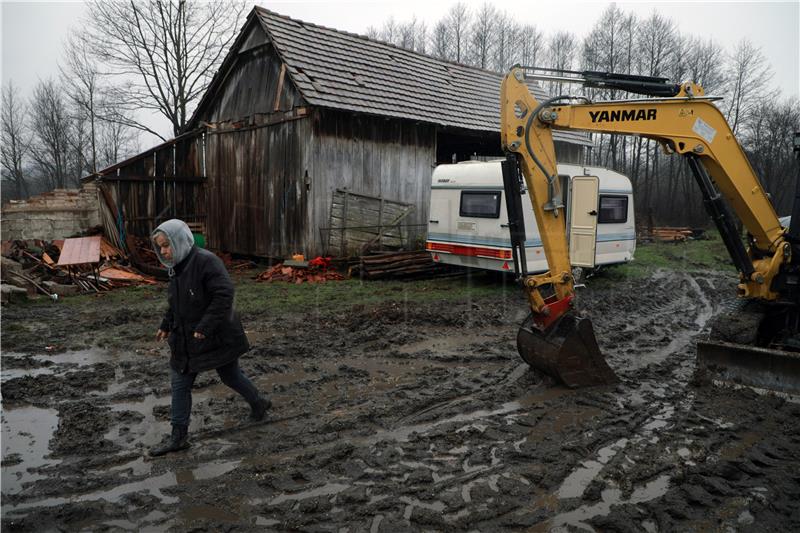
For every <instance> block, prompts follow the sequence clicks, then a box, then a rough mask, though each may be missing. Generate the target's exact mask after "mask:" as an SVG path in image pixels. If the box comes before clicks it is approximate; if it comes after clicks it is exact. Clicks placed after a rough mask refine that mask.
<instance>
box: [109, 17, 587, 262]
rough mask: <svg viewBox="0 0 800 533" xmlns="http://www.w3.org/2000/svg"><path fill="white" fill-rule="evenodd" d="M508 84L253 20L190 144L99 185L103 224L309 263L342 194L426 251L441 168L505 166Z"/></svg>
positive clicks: (319, 30) (317, 29) (577, 151)
mask: <svg viewBox="0 0 800 533" xmlns="http://www.w3.org/2000/svg"><path fill="white" fill-rule="evenodd" d="M501 80H502V74H498V73H495V72H490V71H486V70H481V69H478V68H474V67H469V66H465V65H460V64H456V63H452V62H448V61H442V60H439V59H436V58H433V57H430V56H427V55H423V54H420V53H416V52H412V51H409V50H405V49H402V48H399V47H396V46H393V45H390V44H386V43H383V42H379V41H376V40H372V39H369V38H367V37H363V36H360V35H355V34H351V33H347V32H342V31H338V30H335V29H331V28H326V27H323V26H318V25H315V24H310V23H306V22H302V21H299V20H294V19H291V18H288V17H285V16H282V15H279V14H277V13H274V12H272V11H268V10H266V9H263V8H261V7H255V8H254V9H253V10H252V11H251V12H250V14H249V16H248V18H247V21H246V22H245V24H244V26H243V27H242V30H241V32H240V34H239V36H238V37H237V39H236V41H235V43H234V44H233V46H232V47H231V50H230V51H229V53H228V55H227V56H226V58H225V60H224V62H223V64H222V66H221V68H220V69H219V71H218V72H217V73H216V75H215V77H214V79H213V80H212V82H211V85H210V87H209V89H208V91H207V92H206V94H205V95H204V97H203V98H202V100H201V101H200V103H199V104H198V107H197V109H196V111H195V112H194V115H193V116H192V118H191V120H190V122H189V124H188V125H187V128H186V130H185V132H184V133H183V134H182V135H180V136H179V137H178V138H176V139H174V140H172V141H170V142H168V143H165V144H163V145H160V146H157V147H155V148H153V149H151V150H148V151H147V152H144V153H143V154H140V155H138V156H136V157H134V158H131V159H129V160H127V161H124V162H122V163H118V164H116V165H114V166H112V167H109V168H108V169H104V170H102V171H100V172H99V173H98V177H99V179H100V181H101V183H102V186H101V188H103V189H104V190H105V191H106V198H107V199H108V200H109V205H111V204H114V205H115V207H111V211H112V212H111V213H109V214H108V216H107V217H106V218H107V219H111V218H114V219H115V220H117V221H118V227H119V228H121V229H122V230H124V231H127V232H129V233H136V234H140V235H146V234H149V232H150V231H151V230H152V229H153V228H154V227H155V226H156V225H157V224H159V223H160V222H161V221H163V220H164V219H166V218H170V217H173V216H177V217H180V218H184V219H187V220H188V221H191V222H196V223H200V224H204V225H205V231H206V237H207V241H208V244H209V246H210V247H211V248H214V249H219V250H224V251H228V252H233V253H240V254H248V255H254V256H262V257H285V256H287V255H290V254H292V253H298V252H300V253H304V254H306V255H307V256H314V255H317V254H321V253H324V252H326V251H329V250H328V248H329V240H330V235H331V228H332V227H335V226H336V224H337V223H338V224H339V225H340V226H341V225H342V224H344V223H345V222H344V219H340V218H338V216H337V213H338V211H336V210H334V209H332V205H333V202H334V197H336V196H337V193H340V194H341V193H342V192H343V191H344V192H350V193H353V194H355V195H358V196H359V197H362V198H373V199H375V201H376V202H380V205H383V204H384V202H392V203H394V204H397V205H411V206H413V209H411V210H409V212H408V214H407V216H405V218H404V219H403V221H402V223H401V224H402V228H401V229H402V232H403V235H402V237H403V239H404V241H405V242H406V243H411V244H413V243H414V242H422V241H423V240H424V233H425V228H426V225H427V224H426V223H427V215H428V209H429V200H430V179H431V174H432V172H433V168H434V167H435V166H436V165H437V164H440V163H451V162H454V161H461V160H465V159H470V158H473V157H478V158H481V157H493V156H494V157H496V156H501V155H502V153H501V150H500V136H499V127H500V125H499V116H500V112H499V98H500V96H499V93H500V82H501ZM534 91H536V92H538V94H537V96H539V97H544V96H545V95H544V93H543V92H542V91H541V90H540V89H539V88H538V87H537V88H534ZM555 140H556V150H557V151H558V153H559V159H560V160H562V161H564V162H574V163H582V162H583V152H584V147H585V146H589V145H590V143H589V140H588V138H587V137H586V136H584V135H583V134H579V133H568V132H567V133H565V132H557V133H556V135H555ZM376 205H378V204H376ZM348 223H350V222H348ZM384 223H386V221H384V220H383V219H381V220H379V221H378V222H374V225H375V226H378V225H382V224H384ZM379 237H380V235H379ZM372 242H378V243H380V238H379V239H377V241H376V240H375V239H373V240H372ZM339 251H340V250H336V252H337V253H338V252H339ZM359 251H361V250H359V249H356V248H354V249H349V250H347V252H348V253H358V252H359Z"/></svg>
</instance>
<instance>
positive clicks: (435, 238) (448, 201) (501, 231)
mask: <svg viewBox="0 0 800 533" xmlns="http://www.w3.org/2000/svg"><path fill="white" fill-rule="evenodd" d="M558 174H559V177H560V178H561V190H562V191H566V198H563V199H562V200H563V203H564V205H565V206H566V220H565V223H566V224H567V235H568V238H569V246H570V259H571V261H572V265H573V266H576V267H577V266H579V267H583V268H595V267H598V266H601V265H612V264H615V263H625V262H627V261H630V260H632V259H633V252H634V250H635V249H636V230H635V226H634V222H633V188H632V186H631V181H630V180H629V179H628V178H627V176H624V175H622V174H620V173H618V172H614V171H613V170H608V169H605V168H597V167H585V166H579V165H567V164H559V165H558ZM522 210H523V214H524V218H525V251H526V263H527V267H528V272H529V273H536V272H545V271H546V270H547V260H546V259H545V255H544V248H542V240H541V238H540V237H539V229H538V228H537V226H536V219H535V218H534V215H533V208H532V206H531V203H530V199H529V196H528V195H527V193H525V195H524V196H523V198H522ZM428 218H429V220H428V239H427V242H426V244H425V247H426V249H427V250H428V251H429V252H430V253H431V256H432V257H433V260H434V261H436V262H441V263H447V264H451V265H461V266H468V267H474V268H483V269H488V270H497V271H501V272H502V271H512V272H513V271H514V260H513V256H512V253H511V237H510V234H509V229H508V215H507V214H506V202H505V198H503V175H502V171H501V167H500V161H489V162H480V161H465V162H463V163H457V164H454V165H439V166H438V167H436V169H435V170H434V171H433V178H432V184H431V211H430V216H429V217H428Z"/></svg>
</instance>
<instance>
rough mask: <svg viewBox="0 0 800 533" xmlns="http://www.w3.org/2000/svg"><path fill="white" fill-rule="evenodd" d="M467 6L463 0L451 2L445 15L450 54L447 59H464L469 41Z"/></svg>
mask: <svg viewBox="0 0 800 533" xmlns="http://www.w3.org/2000/svg"><path fill="white" fill-rule="evenodd" d="M471 18H472V16H471V14H470V12H469V8H468V7H467V5H466V4H464V3H463V2H458V3H456V4H453V7H451V8H450V11H449V12H448V13H447V16H446V17H445V21H446V24H447V29H448V31H449V34H450V39H451V48H450V50H451V56H450V58H449V59H452V60H453V61H456V62H457V63H463V62H465V61H466V59H467V56H466V52H467V48H468V43H469V31H470V20H471Z"/></svg>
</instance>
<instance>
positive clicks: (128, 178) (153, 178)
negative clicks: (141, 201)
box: [102, 176, 207, 183]
mask: <svg viewBox="0 0 800 533" xmlns="http://www.w3.org/2000/svg"><path fill="white" fill-rule="evenodd" d="M102 180H103V181H159V182H161V181H163V182H179V183H202V182H205V181H206V180H207V178H203V177H200V176H185V177H182V176H178V177H171V176H169V177H167V176H103V178H102Z"/></svg>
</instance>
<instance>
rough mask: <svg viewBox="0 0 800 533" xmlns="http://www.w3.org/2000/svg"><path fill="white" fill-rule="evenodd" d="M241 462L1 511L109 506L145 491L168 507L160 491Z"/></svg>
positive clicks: (206, 466)
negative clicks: (102, 503) (91, 504)
mask: <svg viewBox="0 0 800 533" xmlns="http://www.w3.org/2000/svg"><path fill="white" fill-rule="evenodd" d="M240 462H241V461H228V462H213V463H206V464H202V465H200V466H198V467H197V468H195V469H194V470H178V471H175V472H172V471H170V472H165V473H163V474H161V475H159V476H156V477H151V478H147V479H142V480H139V481H134V482H131V483H124V484H122V485H117V486H116V487H112V488H111V489H103V490H98V491H94V492H89V493H86V494H77V495H75V496H71V497H69V498H47V499H44V500H36V501H30V502H25V503H20V504H18V505H11V506H4V507H3V511H4V512H9V513H14V512H16V511H24V510H25V509H33V508H36V507H53V506H56V505H63V504H65V503H77V502H86V501H96V500H106V501H108V502H111V503H117V502H119V501H120V499H121V498H122V497H123V496H124V495H126V494H132V493H136V492H141V491H146V492H147V493H149V494H151V495H152V496H155V497H156V498H158V499H159V500H160V501H161V503H164V504H166V505H172V504H176V503H178V502H179V501H180V500H179V498H175V497H172V496H166V495H164V494H162V492H161V489H164V488H167V487H173V486H175V485H181V484H188V483H191V482H193V481H200V480H206V479H213V478H215V477H219V476H221V475H223V474H227V473H228V472H230V471H231V470H233V469H234V468H236V467H237V466H239V463H240Z"/></svg>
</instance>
